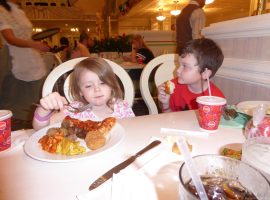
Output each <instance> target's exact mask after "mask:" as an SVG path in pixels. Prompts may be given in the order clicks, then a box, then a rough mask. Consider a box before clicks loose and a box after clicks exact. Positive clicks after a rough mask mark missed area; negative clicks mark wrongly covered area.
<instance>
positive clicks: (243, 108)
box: [237, 101, 270, 116]
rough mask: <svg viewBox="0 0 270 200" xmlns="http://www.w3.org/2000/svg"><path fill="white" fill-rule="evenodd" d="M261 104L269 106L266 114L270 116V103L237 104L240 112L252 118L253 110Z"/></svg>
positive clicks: (246, 102)
mask: <svg viewBox="0 0 270 200" xmlns="http://www.w3.org/2000/svg"><path fill="white" fill-rule="evenodd" d="M260 104H265V105H266V106H267V110H266V113H267V114H270V101H243V102H240V103H239V104H237V108H238V109H239V112H242V113H245V114H247V115H251V116H252V114H253V113H252V110H253V108H255V107H257V106H258V105H260Z"/></svg>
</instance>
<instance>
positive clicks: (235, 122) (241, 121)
mask: <svg viewBox="0 0 270 200" xmlns="http://www.w3.org/2000/svg"><path fill="white" fill-rule="evenodd" d="M237 114H238V116H237V117H236V118H234V119H230V120H226V119H224V117H223V116H221V119H220V124H219V125H220V126H224V127H233V128H244V127H245V125H246V123H247V122H248V121H249V120H250V119H251V116H249V115H246V114H244V113H240V112H237Z"/></svg>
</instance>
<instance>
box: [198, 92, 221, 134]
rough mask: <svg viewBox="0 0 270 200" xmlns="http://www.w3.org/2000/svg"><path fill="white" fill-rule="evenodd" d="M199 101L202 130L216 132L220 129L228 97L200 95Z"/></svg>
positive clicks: (199, 119) (199, 117) (199, 118)
mask: <svg viewBox="0 0 270 200" xmlns="http://www.w3.org/2000/svg"><path fill="white" fill-rule="evenodd" d="M196 101H197V103H198V121H199V125H200V128H201V130H202V131H206V132H215V131H217V129H218V126H219V122H220V117H221V114H222V109H223V106H224V105H225V104H226V99H224V98H222V97H216V96H200V97H198V98H197V99H196Z"/></svg>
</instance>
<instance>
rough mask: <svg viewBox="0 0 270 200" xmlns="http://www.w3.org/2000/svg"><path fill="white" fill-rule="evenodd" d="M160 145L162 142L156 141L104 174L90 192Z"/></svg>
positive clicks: (90, 188) (91, 186) (93, 184)
mask: <svg viewBox="0 0 270 200" xmlns="http://www.w3.org/2000/svg"><path fill="white" fill-rule="evenodd" d="M160 143H161V141H159V140H155V141H153V142H151V143H150V144H149V145H147V146H146V147H144V148H143V149H142V150H140V151H139V152H137V153H136V154H135V155H133V156H131V157H129V158H128V159H127V160H125V161H124V162H121V163H120V164H118V165H116V166H115V167H113V168H112V169H110V170H109V171H107V172H106V173H105V174H103V175H102V176H101V177H99V178H98V179H97V180H95V181H94V182H93V183H92V184H91V185H90V187H89V190H90V191H91V190H93V189H95V188H97V187H99V186H100V185H101V184H103V183H104V182H106V181H107V180H109V179H110V178H112V176H113V174H117V173H118V172H120V171H121V170H122V169H124V168H126V167H127V166H128V165H130V164H131V163H133V162H134V161H135V160H136V158H138V157H140V156H141V155H142V154H144V153H145V152H147V151H149V150H150V149H152V148H154V147H155V146H157V145H159V144H160Z"/></svg>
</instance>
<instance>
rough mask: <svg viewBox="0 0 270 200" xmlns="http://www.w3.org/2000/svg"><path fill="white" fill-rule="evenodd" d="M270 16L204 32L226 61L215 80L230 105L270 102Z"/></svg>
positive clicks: (225, 25)
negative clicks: (250, 101)
mask: <svg viewBox="0 0 270 200" xmlns="http://www.w3.org/2000/svg"><path fill="white" fill-rule="evenodd" d="M269 21H270V14H264V15H257V16H251V17H245V18H241V19H235V20H230V21H225V22H220V23H215V24H211V25H210V26H209V27H206V28H204V29H203V31H202V33H203V35H204V36H205V37H207V38H212V39H213V40H215V41H216V42H217V43H218V44H219V45H220V47H221V49H222V51H223V53H224V55H225V59H224V62H223V65H222V66H221V68H220V69H219V71H218V72H217V74H216V77H215V78H214V82H216V83H217V84H218V86H219V87H220V88H221V89H222V90H223V91H224V93H225V95H226V97H227V99H228V102H229V103H233V104H235V103H238V102H240V101H245V100H270V51H269V47H270V23H269Z"/></svg>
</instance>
